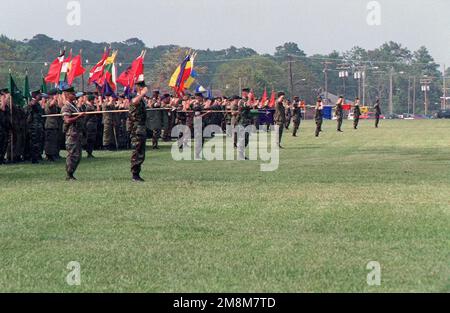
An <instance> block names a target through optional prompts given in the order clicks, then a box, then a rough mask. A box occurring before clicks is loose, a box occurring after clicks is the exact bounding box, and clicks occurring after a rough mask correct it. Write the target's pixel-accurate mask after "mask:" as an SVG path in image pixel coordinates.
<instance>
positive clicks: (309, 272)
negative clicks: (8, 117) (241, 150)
mask: <svg viewBox="0 0 450 313" xmlns="http://www.w3.org/2000/svg"><path fill="white" fill-rule="evenodd" d="M361 124H362V125H361V127H360V129H359V130H358V131H354V130H352V129H350V123H349V122H345V129H344V130H345V132H344V133H342V134H339V133H337V132H336V131H335V124H334V122H326V123H325V127H324V133H323V134H322V135H321V137H319V138H315V137H314V136H313V128H314V125H313V123H312V122H306V123H305V124H303V125H302V129H301V134H300V137H299V138H293V137H291V136H290V134H286V136H285V140H284V146H285V147H286V149H284V150H282V151H281V155H280V159H281V160H280V167H279V169H278V170H277V171H275V172H261V171H260V162H259V161H247V162H242V161H241V162H239V161H227V162H224V161H223V162H221V161H214V162H208V161H203V162H201V161H182V162H175V161H173V160H172V158H171V155H170V147H169V145H168V144H166V145H164V146H163V149H162V150H160V151H153V150H148V151H147V160H146V162H145V164H144V170H143V173H142V175H143V177H144V178H145V179H146V180H147V181H146V183H144V184H136V183H132V182H130V174H129V157H130V152H129V151H123V152H97V153H96V156H97V158H96V159H95V160H87V159H83V160H82V162H81V164H80V167H79V170H78V171H77V173H76V176H77V177H78V179H79V180H78V181H77V182H76V183H67V182H65V181H64V175H65V174H64V161H60V162H58V163H56V164H47V163H44V164H41V165H38V166H32V165H31V164H20V165H8V166H0V186H1V196H0V251H1V253H0V291H8V292H19V291H31V292H38V291H44V292H84V291H87V292H94V291H95V292H105V291H114V292H127V291H131V292H134V291H138V292H338V291H342V292H391V291H407V292H422V291H423V292H439V291H440V292H449V291H450V280H449V277H450V268H449V265H450V200H449V199H450V137H449V134H450V121H383V122H382V124H381V128H379V129H375V128H373V124H372V122H368V121H363V122H362V123H361ZM372 260H373V261H378V262H379V263H380V264H381V270H382V282H381V286H368V285H367V283H366V276H367V274H368V273H369V270H367V269H366V265H367V263H368V262H369V261H372ZM70 261H78V262H79V263H80V264H81V285H80V286H69V285H68V284H67V283H66V280H65V278H66V275H67V274H68V272H69V270H67V269H66V266H67V264H68V263H69V262H70Z"/></svg>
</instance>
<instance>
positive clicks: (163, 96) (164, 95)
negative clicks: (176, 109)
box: [161, 93, 170, 100]
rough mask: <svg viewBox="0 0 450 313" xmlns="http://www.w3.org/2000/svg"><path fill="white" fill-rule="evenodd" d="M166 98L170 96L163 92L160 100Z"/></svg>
mask: <svg viewBox="0 0 450 313" xmlns="http://www.w3.org/2000/svg"><path fill="white" fill-rule="evenodd" d="M166 98H170V94H168V93H165V94H163V95H162V96H161V100H164V99H166Z"/></svg>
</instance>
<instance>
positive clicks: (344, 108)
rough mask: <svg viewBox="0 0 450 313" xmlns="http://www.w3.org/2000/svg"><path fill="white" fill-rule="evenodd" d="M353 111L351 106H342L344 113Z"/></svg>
mask: <svg viewBox="0 0 450 313" xmlns="http://www.w3.org/2000/svg"><path fill="white" fill-rule="evenodd" d="M351 109H352V105H351V104H344V105H342V110H344V111H350V110H351Z"/></svg>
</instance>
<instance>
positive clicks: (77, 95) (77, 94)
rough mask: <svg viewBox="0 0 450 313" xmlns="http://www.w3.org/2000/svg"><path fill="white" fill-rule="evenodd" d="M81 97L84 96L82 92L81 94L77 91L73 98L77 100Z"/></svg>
mask: <svg viewBox="0 0 450 313" xmlns="http://www.w3.org/2000/svg"><path fill="white" fill-rule="evenodd" d="M82 96H84V92H81V91H78V92H77V93H76V94H75V97H76V98H77V99H78V98H81V97H82Z"/></svg>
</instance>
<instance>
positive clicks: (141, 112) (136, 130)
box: [128, 100, 147, 176]
mask: <svg viewBox="0 0 450 313" xmlns="http://www.w3.org/2000/svg"><path fill="white" fill-rule="evenodd" d="M146 119H147V112H146V107H145V102H144V101H143V100H141V101H140V102H139V103H138V104H134V103H130V108H129V115H128V125H129V129H130V135H131V147H132V149H133V153H132V155H131V173H132V174H133V176H135V175H139V173H140V172H141V167H142V164H143V163H144V161H145V142H146V136H147V131H146Z"/></svg>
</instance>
